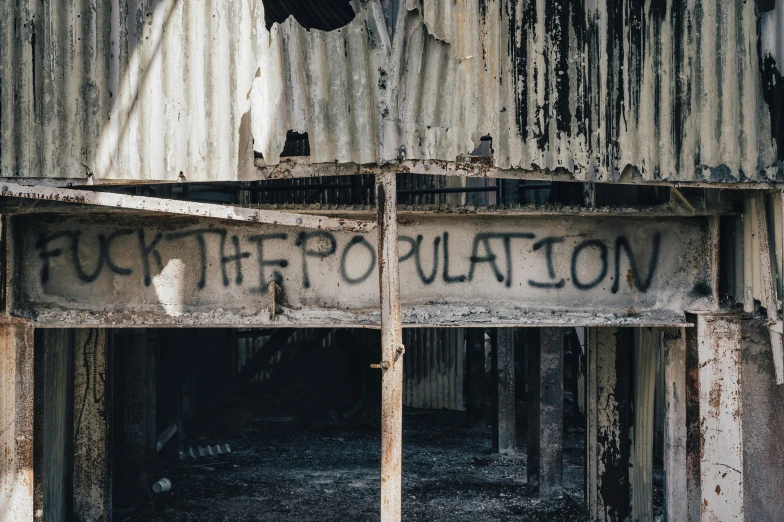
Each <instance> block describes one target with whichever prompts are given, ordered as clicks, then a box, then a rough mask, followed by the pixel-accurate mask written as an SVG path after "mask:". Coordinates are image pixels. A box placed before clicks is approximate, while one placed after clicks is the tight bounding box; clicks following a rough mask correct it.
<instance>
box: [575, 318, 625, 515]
mask: <svg viewBox="0 0 784 522" xmlns="http://www.w3.org/2000/svg"><path fill="white" fill-rule="evenodd" d="M588 337H589V346H588V379H587V380H588V383H587V384H588V393H587V397H586V398H587V400H588V408H587V409H588V414H587V416H586V423H587V426H586V437H587V438H588V440H587V443H586V449H587V459H588V460H587V461H586V474H587V477H586V499H587V504H588V510H589V514H590V519H591V520H608V521H610V520H612V521H615V520H625V519H626V518H627V517H629V515H630V513H629V504H630V502H629V500H630V498H629V456H630V449H631V448H630V438H629V427H630V426H629V424H630V423H629V417H630V415H629V409H630V408H629V406H630V404H629V400H630V393H629V392H630V390H629V374H630V373H631V372H630V370H631V364H630V363H631V348H632V330H631V329H628V328H615V327H612V328H591V329H589V334H588Z"/></svg>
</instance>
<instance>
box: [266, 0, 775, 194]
mask: <svg viewBox="0 0 784 522" xmlns="http://www.w3.org/2000/svg"><path fill="white" fill-rule="evenodd" d="M771 4H772V3H771V2H743V1H741V0H734V1H729V2H725V1H718V0H711V1H707V2H667V1H655V2H653V1H652V2H635V1H631V0H626V1H620V2H615V1H607V0H600V1H591V2H568V1H553V2H534V1H533V0H527V1H513V0H498V1H493V0H466V1H460V2H454V1H452V0H442V1H438V0H424V1H423V2H420V1H417V0H408V1H406V2H402V1H401V2H399V6H400V7H399V9H398V11H397V12H391V9H390V8H387V9H383V8H382V7H387V2H367V3H362V4H361V5H360V6H359V7H358V9H357V13H356V17H355V18H354V19H353V21H351V22H350V23H348V25H346V26H345V27H343V28H341V29H339V30H334V31H331V32H324V31H307V30H306V29H305V28H303V27H302V26H301V25H299V23H298V22H297V21H295V20H294V19H293V18H289V19H288V20H286V21H285V22H283V23H282V24H280V25H274V26H272V29H271V32H270V35H269V38H268V40H267V42H268V44H267V45H266V46H262V54H263V58H262V63H263V64H265V65H263V66H262V69H263V70H264V71H265V72H269V74H264V75H262V76H260V77H259V78H257V79H256V80H255V81H254V90H253V112H252V118H253V134H254V139H255V148H256V150H257V151H258V152H260V153H262V154H263V156H264V158H265V161H266V162H267V163H268V164H275V163H277V162H278V155H279V154H280V151H281V150H283V148H284V138H285V135H286V132H287V131H288V130H290V129H293V130H296V131H298V132H308V135H309V138H310V150H311V161H314V162H331V161H338V162H355V163H375V162H378V161H390V160H396V159H398V158H400V157H405V158H409V159H411V158H414V159H420V158H421V159H438V160H450V161H451V160H454V159H455V158H456V157H457V156H458V155H460V154H467V153H470V152H471V151H472V150H474V148H475V147H477V146H478V144H479V139H480V137H481V136H483V135H485V134H490V135H491V136H492V137H493V147H494V149H495V155H494V161H495V164H496V166H499V167H503V168H510V167H512V168H523V169H550V170H554V169H566V170H568V171H569V172H572V173H573V174H574V177H575V178H577V179H599V180H608V181H610V180H616V179H618V177H619V176H620V174H621V172H622V171H623V170H624V168H625V167H626V166H633V167H635V168H637V169H638V170H639V171H640V173H641V174H642V177H643V178H645V179H647V180H656V179H672V180H706V181H738V180H755V179H767V178H775V177H776V176H777V175H781V172H780V169H781V166H780V163H779V161H780V158H781V157H782V153H781V148H782V145H784V141H782V139H781V137H782V128H783V126H784V122H782V119H781V118H780V115H781V111H782V102H781V96H780V94H781V89H782V87H781V86H780V83H781V75H780V69H781V60H780V59H779V57H780V55H781V54H782V53H781V52H780V51H781V48H782V45H781V43H780V41H781V36H780V35H781V32H780V26H781V25H782V24H781V19H782V16H783V15H781V11H782V7H781V5H780V3H779V5H778V7H776V8H775V9H773V10H772V11H771ZM389 5H395V3H394V2H389ZM762 11H765V12H762ZM267 64H268V65H269V67H267V66H266V65H267ZM346 85H350V86H351V87H350V88H348V89H347V88H345V87H346ZM401 147H403V148H402V149H401Z"/></svg>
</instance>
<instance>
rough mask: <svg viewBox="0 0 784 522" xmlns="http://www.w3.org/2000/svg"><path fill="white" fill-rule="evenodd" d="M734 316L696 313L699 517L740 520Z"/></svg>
mask: <svg viewBox="0 0 784 522" xmlns="http://www.w3.org/2000/svg"><path fill="white" fill-rule="evenodd" d="M739 319H740V318H739V316H738V315H736V314H704V315H698V316H697V332H696V334H697V350H698V361H699V433H700V439H699V441H700V442H701V445H700V448H699V456H700V461H699V466H700V475H699V479H700V520H703V521H705V522H707V521H714V520H743V518H744V502H743V473H744V470H743V422H742V421H743V409H742V401H741V398H742V390H741V384H742V383H741V331H740V320H739Z"/></svg>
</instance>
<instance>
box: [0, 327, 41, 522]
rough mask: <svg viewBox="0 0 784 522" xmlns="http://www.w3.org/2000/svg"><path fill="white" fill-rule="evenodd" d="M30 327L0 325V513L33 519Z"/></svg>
mask: <svg viewBox="0 0 784 522" xmlns="http://www.w3.org/2000/svg"><path fill="white" fill-rule="evenodd" d="M33 353H34V341H33V329H32V327H30V326H27V325H10V324H6V325H2V326H0V426H2V429H1V430H0V516H1V517H2V518H3V519H4V520H33V511H34V508H33V502H34V500H33V499H34V495H33V406H34V391H33V386H34V380H35V377H34V374H33Z"/></svg>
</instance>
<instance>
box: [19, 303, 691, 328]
mask: <svg viewBox="0 0 784 522" xmlns="http://www.w3.org/2000/svg"><path fill="white" fill-rule="evenodd" d="M402 311H403V326H404V327H405V328H425V327H441V328H461V327H469V328H471V327H477V326H484V327H490V328H505V327H564V328H569V327H604V326H616V327H634V328H639V327H661V328H664V327H691V326H694V325H693V323H691V322H690V321H688V320H687V319H686V317H685V316H684V315H683V314H680V313H677V312H673V311H668V310H650V311H642V312H639V313H635V314H632V315H628V314H625V313H623V312H617V313H592V312H573V311H558V310H515V309H509V308H492V309H491V308H489V307H486V306H485V307H482V308H478V307H470V306H468V305H437V304H436V305H434V304H429V305H419V306H413V307H412V306H404V307H403V310H402ZM14 315H15V316H16V317H17V318H18V319H21V320H26V321H29V322H30V323H32V324H33V326H35V327H39V328H90V327H110V328H142V327H148V328H156V327H161V328H162V327H183V328H250V327H265V328H311V327H313V328H323V327H333V328H371V329H377V328H379V325H380V319H379V318H380V315H379V313H378V312H377V311H367V310H363V311H349V310H343V311H341V310H333V309H323V310H319V309H307V310H291V309H285V308H284V309H283V310H280V311H279V312H278V313H277V314H276V317H275V320H270V319H269V316H268V315H266V314H265V315H250V316H249V315H241V314H236V313H232V312H225V311H223V312H204V313H183V314H181V315H177V316H169V315H165V314H163V313H157V312H121V313H114V312H92V311H85V310H70V309H62V308H56V307H51V308H50V307H36V308H35V309H34V310H33V309H29V308H28V309H18V310H16V311H15V312H14Z"/></svg>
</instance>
